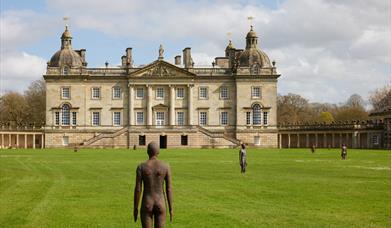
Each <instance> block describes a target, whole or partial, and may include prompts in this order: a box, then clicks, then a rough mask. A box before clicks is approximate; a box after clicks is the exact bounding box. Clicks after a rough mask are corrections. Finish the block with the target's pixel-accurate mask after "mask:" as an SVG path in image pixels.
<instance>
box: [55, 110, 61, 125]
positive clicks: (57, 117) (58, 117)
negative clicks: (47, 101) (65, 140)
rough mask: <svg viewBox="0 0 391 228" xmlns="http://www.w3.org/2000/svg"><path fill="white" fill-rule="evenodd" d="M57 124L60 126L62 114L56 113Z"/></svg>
mask: <svg viewBox="0 0 391 228" xmlns="http://www.w3.org/2000/svg"><path fill="white" fill-rule="evenodd" d="M55 124H56V125H60V112H56V113H55Z"/></svg>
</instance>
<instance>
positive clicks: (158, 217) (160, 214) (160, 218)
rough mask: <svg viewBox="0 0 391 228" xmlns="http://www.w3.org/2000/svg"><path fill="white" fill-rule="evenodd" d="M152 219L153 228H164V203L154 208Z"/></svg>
mask: <svg viewBox="0 0 391 228" xmlns="http://www.w3.org/2000/svg"><path fill="white" fill-rule="evenodd" d="M154 218H155V228H164V224H166V207H165V205H164V203H163V204H162V205H159V206H156V207H155V210H154Z"/></svg>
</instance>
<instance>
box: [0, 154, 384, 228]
mask: <svg viewBox="0 0 391 228" xmlns="http://www.w3.org/2000/svg"><path fill="white" fill-rule="evenodd" d="M247 153H248V155H247V158H248V172H247V173H246V174H245V175H242V174H241V173H240V167H239V164H238V151H237V150H231V149H220V150H217V149H216V150H207V149H202V150H200V149H192V150H179V149H178V150H162V151H161V154H160V159H161V160H164V161H166V162H168V163H169V164H170V166H171V169H172V172H173V185H174V212H175V215H174V221H173V223H172V224H169V223H168V224H167V227H391V151H386V150H372V151H369V150H352V149H351V150H348V159H347V160H345V161H342V160H340V157H339V150H327V149H325V150H321V149H318V150H317V151H316V153H315V154H311V153H310V151H309V149H289V150H288V149H285V150H277V149H274V150H273V149H270V150H269V149H268V150H266V149H263V150H255V149H249V150H248V152H247ZM145 159H147V156H146V153H145V151H143V150H137V151H133V150H99V149H98V150H87V149H86V150H81V151H79V152H78V153H74V152H73V151H72V150H67V149H57V150H55V149H51V150H49V149H48V150H0V180H1V182H0V226H1V227H141V225H140V223H139V221H138V222H137V223H134V222H133V221H132V207H133V188H134V181H135V170H136V166H137V164H138V163H140V162H141V161H143V160H145Z"/></svg>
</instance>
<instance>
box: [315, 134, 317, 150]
mask: <svg viewBox="0 0 391 228" xmlns="http://www.w3.org/2000/svg"><path fill="white" fill-rule="evenodd" d="M315 146H316V147H318V133H315Z"/></svg>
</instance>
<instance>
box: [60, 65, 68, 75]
mask: <svg viewBox="0 0 391 228" xmlns="http://www.w3.org/2000/svg"><path fill="white" fill-rule="evenodd" d="M62 74H64V75H67V74H69V67H68V66H64V67H63V68H62Z"/></svg>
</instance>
